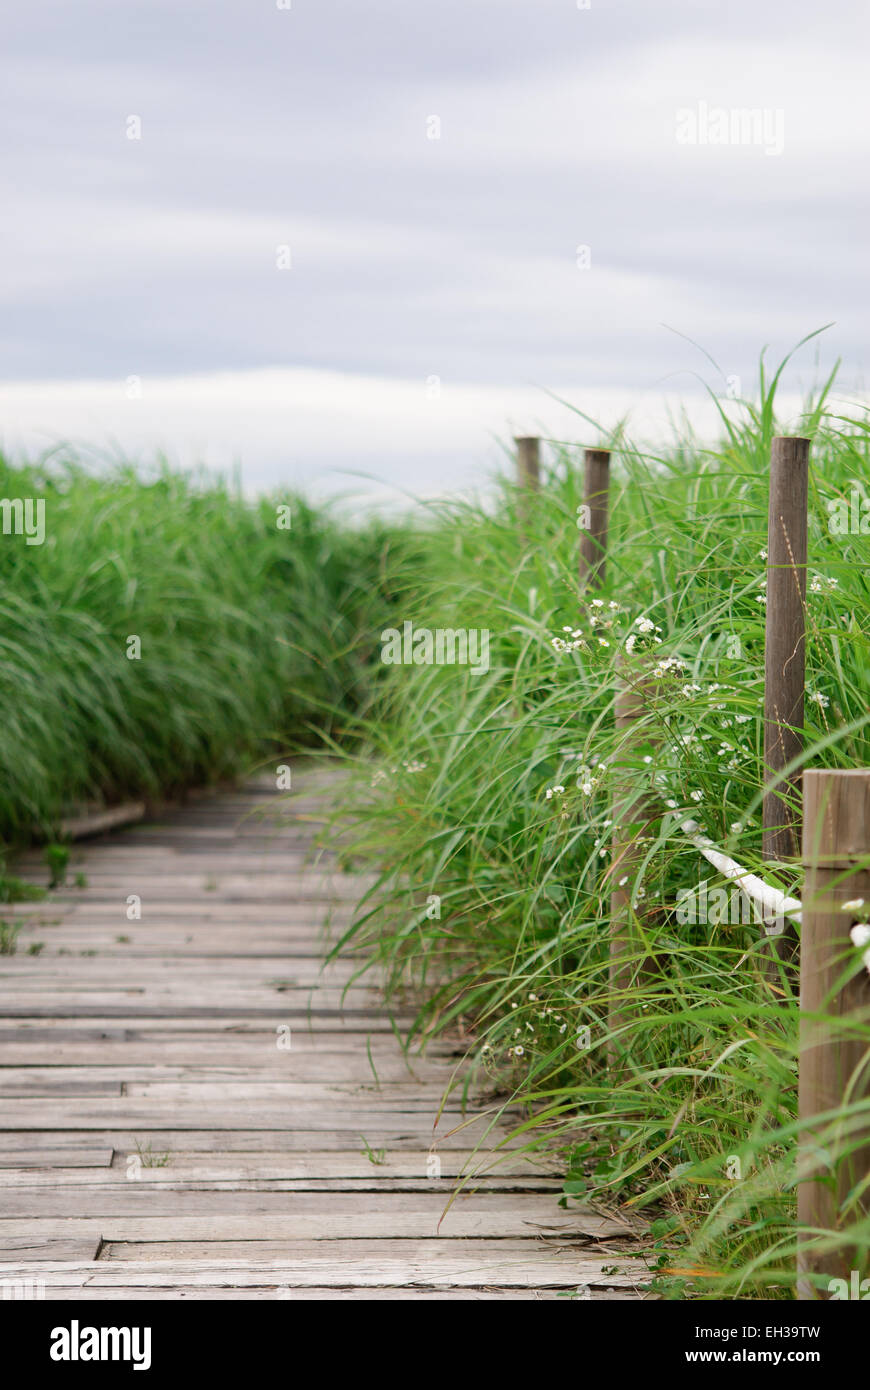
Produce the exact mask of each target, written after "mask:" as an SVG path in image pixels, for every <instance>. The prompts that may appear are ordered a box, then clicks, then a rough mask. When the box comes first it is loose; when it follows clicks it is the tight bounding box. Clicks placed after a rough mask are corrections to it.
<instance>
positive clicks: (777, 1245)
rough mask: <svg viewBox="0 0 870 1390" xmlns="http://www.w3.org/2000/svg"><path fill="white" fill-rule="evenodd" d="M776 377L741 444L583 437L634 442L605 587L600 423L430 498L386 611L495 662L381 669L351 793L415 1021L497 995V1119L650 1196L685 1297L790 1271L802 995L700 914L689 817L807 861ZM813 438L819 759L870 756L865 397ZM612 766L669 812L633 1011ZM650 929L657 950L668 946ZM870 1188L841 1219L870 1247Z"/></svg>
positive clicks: (655, 1249)
mask: <svg viewBox="0 0 870 1390" xmlns="http://www.w3.org/2000/svg"><path fill="white" fill-rule="evenodd" d="M775 387H776V377H775V378H774V380H773V381H772V382H770V381H768V380H767V379H765V378H764V376H762V381H761V384H760V392H759V396H758V399H757V402H756V404H755V405H752V404H747V403H744V404H743V405H742V406H740V407H738V406H733V407H732V406H728V407H726V408H723V413H722V421H723V440H722V442H721V443H720V444H719V445H718V446H716V447H712V448H710V447H705V446H704V445H702V444H700V443H698V442H697V441H695V440H693V439H692V438H691V437H686V438H683V439H681V440H680V441H678V442H677V443H676V444H675V445H674V446H673V447H672V448H669V449H667V450H662V451H660V452H658V453H655V454H651V453H649V452H646V451H643V450H641V449H639V448H636V447H633V446H632V444H631V442H630V441H629V440H628V438H627V437H625V435H624V434H623V433H622V432H619V433H618V434H617V435H616V436H615V437H614V438H611V439H606V438H604V439H602V438H600V437H596V438H592V437H590V438H588V439H586V440H585V441H584V442H586V443H588V444H592V443H595V444H599V443H604V444H609V445H610V446H612V447H613V449H614V450H615V454H614V475H615V476H614V479H613V483H612V493H611V532H610V541H609V553H608V569H607V585H606V588H605V589H603V590H601V591H600V592H597V593H595V594H591V593H590V594H587V593H583V592H581V590H580V587H579V584H578V577H577V557H578V529H577V524H576V522H577V514H578V507H579V506H580V504H581V503H582V500H583V499H582V466H581V463H580V459H579V456H578V454H577V453H576V452H575V451H574V450H573V449H570V448H565V447H556V448H553V449H552V450H551V467H550V470H549V472H548V474H547V476H546V477H545V478H544V479H543V483H542V488H541V491H540V494H539V495H538V496H536V497H534V498H520V497H519V495H518V494H517V492H516V491H515V489H514V487H513V486H512V484H511V483H510V482H509V481H505V483H504V485H503V487H502V489H501V493H500V496H499V498H498V500H497V502H496V504H495V505H487V506H486V507H481V506H478V505H475V504H471V503H463V502H446V503H443V504H440V505H439V506H437V507H434V508H432V509H431V510H430V517H429V527H428V531H427V533H426V543H425V563H424V564H422V565H420V566H418V567H417V568H416V569H415V571H414V572H413V573H409V572H404V573H396V574H394V576H393V580H392V582H393V586H394V588H395V590H396V602H395V604H394V605H393V606H392V607H390V608H385V609H384V611H383V616H382V618H381V620H380V622H379V626H380V627H381V628H382V629H385V628H387V627H390V626H396V627H400V626H401V622H402V620H403V619H407V620H411V621H412V622H413V623H414V624H415V625H416V626H418V627H419V626H425V627H428V628H430V629H436V628H454V629H455V628H466V629H471V628H482V629H488V630H489V631H490V632H491V634H492V637H491V666H490V669H489V671H488V672H487V673H485V674H478V675H472V674H471V673H470V670H469V668H468V667H462V666H458V665H456V666H446V665H445V666H438V665H425V664H421V665H413V664H412V665H395V666H384V668H383V671H382V673H381V676H382V679H381V681H380V682H379V684H378V685H377V687H376V689H375V691H374V692H373V696H372V702H371V704H370V705H369V707H368V708H367V710H366V711H365V712H364V713H363V715H362V717H361V719H360V724H359V727H360V730H361V732H363V734H364V736H365V739H366V741H367V746H366V748H365V751H364V752H362V753H360V754H354V755H351V757H350V759H349V761H351V762H352V763H353V765H354V767H355V770H356V775H355V778H354V780H353V784H352V786H353V788H355V790H349V789H348V788H347V787H344V788H343V793H342V806H341V819H342V824H343V826H344V827H345V829H346V828H347V825H348V821H349V820H350V822H351V825H352V831H351V835H350V846H349V854H350V855H351V857H352V858H354V859H355V860H356V862H358V863H363V864H366V865H367V866H373V867H375V868H376V870H377V871H378V875H379V877H378V881H377V883H376V886H375V888H374V889H373V890H372V891H371V892H370V893H369V894H367V896H366V898H365V899H364V900H363V902H362V903H361V904H360V907H359V909H358V912H357V915H356V919H355V921H354V924H353V926H352V928H351V930H350V932H349V933H348V935H349V937H352V938H355V939H357V940H358V941H366V942H368V943H369V944H370V945H371V946H372V948H373V956H372V959H373V960H376V961H378V962H379V963H380V964H381V965H383V966H385V967H386V969H387V974H388V978H389V980H390V982H391V985H392V986H393V987H394V988H399V987H405V986H407V985H409V984H412V985H415V986H417V987H419V988H420V989H421V990H422V996H421V997H422V1003H421V1005H420V1009H419V1014H418V1016H417V1020H416V1024H415V1028H414V1037H415V1038H416V1040H418V1041H425V1039H427V1038H429V1037H432V1036H433V1035H435V1034H437V1033H439V1032H440V1031H442V1030H445V1029H450V1028H451V1027H452V1026H454V1025H455V1024H456V1023H457V1021H458V1020H460V1019H461V1020H463V1022H466V1023H467V1022H468V1020H469V1019H471V1020H473V1021H474V1024H475V1042H474V1044H473V1047H472V1052H471V1055H472V1058H473V1061H474V1064H475V1068H476V1071H477V1074H478V1075H482V1076H488V1077H490V1078H491V1080H492V1083H493V1084H494V1085H495V1086H496V1087H497V1088H498V1094H499V1095H500V1097H501V1099H500V1100H499V1102H498V1103H497V1104H496V1105H495V1106H494V1109H493V1115H494V1116H495V1115H496V1114H498V1113H499V1111H500V1109H501V1108H502V1107H507V1110H506V1113H509V1114H512V1115H513V1116H514V1117H515V1125H516V1132H517V1134H520V1135H522V1137H523V1140H524V1142H526V1143H527V1144H528V1145H529V1146H531V1147H534V1146H536V1145H541V1144H547V1145H553V1144H556V1145H558V1146H559V1147H560V1149H561V1151H562V1152H563V1154H564V1160H565V1171H566V1200H568V1201H569V1202H570V1201H573V1200H575V1199H580V1200H589V1199H590V1198H595V1199H597V1200H604V1201H609V1202H613V1203H619V1204H627V1206H628V1207H629V1208H630V1209H632V1210H634V1211H637V1212H639V1213H642V1214H645V1215H646V1216H647V1217H648V1218H649V1219H650V1222H651V1231H650V1265H651V1269H652V1271H653V1275H654V1277H655V1280H656V1287H657V1288H659V1289H660V1290H661V1291H663V1292H664V1293H665V1294H667V1295H668V1296H674V1297H747V1296H751V1297H789V1296H791V1294H792V1293H793V1289H794V1256H795V1244H796V1225H795V1149H796V1125H795V1115H796V1080H797V1036H798V1035H797V1025H798V1004H797V1000H796V999H795V997H794V994H793V992H792V991H791V989H790V983H789V978H788V977H787V976H786V975H785V974H782V975H781V976H780V979H779V982H778V983H777V982H773V983H768V982H766V980H765V978H764V974H763V971H762V969H761V966H760V958H759V949H760V948H759V943H760V939H761V938H762V932H761V929H760V928H759V927H758V926H755V925H753V924H743V923H737V924H733V925H732V924H731V923H730V922H727V921H726V922H723V923H714V924H703V925H702V924H696V925H692V924H682V923H681V922H680V921H679V920H678V918H677V913H676V903H677V895H678V893H679V892H680V890H684V889H692V888H696V887H697V885H698V884H699V882H700V881H701V880H707V881H708V883H709V885H710V887H711V888H712V887H714V886H716V885H717V884H718V883H719V882H720V880H718V879H717V878H716V875H715V872H714V871H713V870H712V869H711V868H710V867H709V866H708V865H707V864H706V863H705V862H704V861H703V860H702V859H701V858H700V857H699V855H698V854H697V851H696V850H695V849H694V848H693V847H692V846H691V845H690V844H689V842H688V841H687V839H686V836H685V835H684V834H683V833H682V831H681V830H680V829H679V824H680V822H681V821H682V820H683V819H685V817H686V816H687V815H689V816H691V817H692V818H694V819H695V820H696V821H698V822H699V823H700V824H701V825H702V826H703V828H704V830H705V831H706V833H707V834H708V835H709V836H711V837H712V838H713V839H714V840H715V841H716V842H717V843H718V844H719V845H721V846H723V847H726V848H727V849H729V850H730V851H731V852H732V853H733V854H734V855H735V857H737V858H738V859H739V861H740V862H741V863H742V864H743V865H745V866H746V867H748V868H750V869H751V870H753V871H756V872H758V871H761V872H762V873H763V874H764V875H765V876H766V877H767V878H768V879H769V880H774V881H777V882H779V883H780V884H781V886H783V887H784V888H785V889H787V890H789V891H795V892H796V893H797V895H798V896H799V895H800V891H801V886H802V884H801V871H800V867H799V866H798V865H780V866H770V865H768V866H764V865H762V862H761V858H760V854H761V832H760V824H759V822H760V802H761V795H762V788H763V772H762V757H761V755H762V721H761V714H762V699H763V645H764V614H765V604H764V575H765V562H764V551H765V545H766V518H767V480H768V466H769V453H770V443H771V439H772V437H773V435H774V433H777V432H779V431H778V429H777V423H776V420H775V411H774V392H775ZM586 432H587V434H589V435H591V433H592V432H591V430H589V429H588V428H587V430H586ZM788 432H789V433H798V432H799V433H806V434H809V435H811V437H812V440H813V450H812V480H811V504H810V510H811V518H810V586H809V589H810V591H809V593H808V600H807V631H808V653H807V669H808V679H807V684H808V690H809V699H808V701H807V717H806V724H807V751H806V757H805V762H806V763H807V764H812V765H816V766H837V767H852V766H856V765H863V766H867V765H870V745H868V731H867V726H868V722H870V714H868V707H867V691H868V684H870V680H868V678H870V583H868V573H870V571H868V568H867V560H868V545H870V541H868V539H867V538H866V537H862V536H860V535H836V534H832V533H831V531H830V529H829V525H828V521H829V511H828V508H827V503H828V502H829V501H832V500H834V499H836V498H840V497H848V496H849V494H850V492H851V490H852V489H853V488H857V489H858V491H859V493H861V494H862V495H863V494H865V492H866V490H867V481H866V480H867V478H868V472H870V470H868V464H870V426H868V421H867V418H866V416H865V415H864V414H863V413H862V412H861V411H860V410H858V409H857V408H856V410H855V411H846V412H841V413H839V414H837V413H833V412H830V411H828V412H827V413H826V410H825V406H824V399H823V396H822V397H820V398H819V399H817V400H815V401H813V402H810V404H809V405H808V407H807V410H806V414H805V418H804V419H802V420H801V421H800V422H799V424H798V426H797V429H795V428H794V427H793V426H792V428H791V429H789V431H788ZM631 634H634V640H633V641H631V642H629V641H628V639H629V636H630V635H631ZM554 639H556V640H555V642H554ZM627 645H628V646H629V647H631V648H633V650H632V652H631V656H630V662H631V663H632V666H631V669H632V670H634V671H635V672H637V673H638V674H642V673H644V672H650V671H652V670H654V669H655V668H656V667H658V668H659V671H660V675H659V677H658V682H659V691H658V694H657V696H656V698H655V699H654V701H653V706H652V709H651V712H650V714H649V715H648V717H647V719H646V721H645V722H642V726H641V732H642V733H643V734H645V735H646V736H647V743H646V744H645V745H644V746H638V745H632V747H630V748H629V747H628V746H626V745H625V744H624V743H623V744H620V741H619V739H618V738H617V735H616V734H615V732H614V726H613V718H612V716H613V701H614V693H615V689H616V675H617V661H618V660H619V658H620V654H624V653H625V651H626V646H627ZM566 648H567V649H566ZM663 662H664V666H662V663H663ZM614 769H618V771H619V773H620V775H622V776H624V775H625V774H626V771H629V772H631V774H632V775H633V777H634V780H635V785H636V788H637V789H638V790H641V789H643V788H648V789H649V790H650V791H651V792H653V793H654V794H655V795H656V796H657V797H660V798H662V799H663V801H664V802H665V803H667V806H668V809H667V814H665V816H664V817H663V819H662V821H661V824H660V827H657V828H656V830H655V833H654V834H652V835H651V837H650V840H649V842H648V844H647V846H646V855H645V861H644V864H643V866H642V869H641V871H640V872H639V874H637V875H636V876H635V877H634V878H633V882H632V885H631V886H632V893H633V899H634V904H635V908H634V911H635V926H636V931H637V934H638V939H639V942H640V943H641V944H640V945H639V947H638V951H637V958H636V962H635V964H636V967H637V973H636V978H635V979H634V981H633V984H632V987H631V989H630V990H629V991H627V996H626V997H625V998H624V999H622V1000H621V1001H617V1002H622V1003H624V1004H627V1005H628V1007H629V1019H628V1021H627V1023H626V1024H625V1026H624V1027H623V1028H622V1029H621V1030H620V1031H619V1034H618V1036H614V1035H612V1034H611V1033H610V1031H609V1027H608V1014H609V1010H610V1006H611V1004H612V1003H613V1002H614V1000H613V997H612V994H611V989H610V985H609V982H608V938H609V927H610V919H609V902H610V893H611V891H612V888H613V886H614V878H613V876H612V874H611V867H610V865H611V855H610V848H609V847H610V844H611V838H612V835H613V827H612V826H611V824H610V814H611V813H610V804H611V803H610V796H611V790H612V784H613V777H614ZM439 914H440V915H439ZM337 949H340V947H339V948H337ZM647 955H654V956H655V957H656V959H657V962H658V968H657V971H655V972H652V973H650V972H644V971H643V970H642V969H641V965H642V960H643V958H645V957H646V956H647ZM587 1029H588V1034H587V1032H586V1031H585V1030H587ZM866 1034H867V1041H868V1046H870V1026H868V1027H867V1029H866ZM613 1049H616V1050H618V1051H619V1052H621V1054H622V1059H623V1065H622V1066H621V1067H620V1068H614V1067H613V1066H608V1062H607V1055H608V1050H613ZM859 1114H860V1107H859V1106H857V1105H855V1106H852V1107H851V1108H850V1107H844V1109H843V1111H842V1112H841V1113H840V1115H839V1116H838V1117H837V1120H838V1122H840V1123H842V1122H844V1121H846V1122H848V1121H849V1120H850V1119H855V1118H856V1117H858V1116H859ZM857 1196H858V1193H857V1192H856V1193H853V1194H852V1199H851V1202H847V1203H846V1204H845V1206H844V1210H843V1212H842V1220H843V1223H844V1225H847V1226H848V1227H849V1228H850V1230H851V1233H852V1235H853V1237H854V1238H855V1240H856V1242H857V1244H858V1246H859V1247H860V1248H861V1250H862V1251H863V1256H862V1258H866V1255H867V1252H868V1250H870V1225H868V1222H867V1221H866V1220H865V1219H863V1218H861V1217H860V1215H859V1214H857V1207H856V1201H857Z"/></svg>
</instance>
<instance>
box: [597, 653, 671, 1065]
mask: <svg viewBox="0 0 870 1390" xmlns="http://www.w3.org/2000/svg"><path fill="white" fill-rule="evenodd" d="M655 688H656V687H655V682H653V681H651V680H650V679H649V678H647V679H645V680H644V679H643V678H640V679H638V680H637V681H636V683H635V684H633V685H632V684H628V683H627V682H626V681H625V680H623V679H620V681H619V685H618V686H617V692H616V702H615V705H614V722H615V725H616V731H617V734H620V733H621V734H622V735H623V737H622V739H621V741H620V742H621V746H620V747H619V748H618V750H617V753H616V761H615V764H614V775H613V777H612V781H611V788H612V800H611V818H612V820H613V842H612V853H611V861H610V870H609V872H610V876H611V878H612V880H613V887H612V889H611V894H610V963H609V969H608V982H609V994H610V1003H609V1007H608V1030H609V1031H610V1032H611V1033H612V1032H614V1031H615V1030H616V1029H617V1028H620V1027H622V1026H623V1025H624V1024H626V1023H627V1022H629V1021H630V1019H632V1018H633V1017H635V1011H634V1010H633V1009H632V1008H631V1004H630V1000H629V990H630V988H631V986H632V985H633V984H634V983H635V982H636V981H637V980H638V979H639V978H641V977H642V976H644V975H645V974H647V973H648V972H649V968H650V964H651V962H650V961H649V959H646V958H645V959H641V958H640V950H641V949H642V943H641V942H639V941H638V936H637V932H636V930H635V926H634V921H633V916H634V909H633V907H632V901H633V898H634V894H635V892H636V885H635V880H636V878H637V873H638V870H639V868H640V866H641V864H642V863H643V859H644V856H645V853H646V851H645V847H644V843H643V837H644V836H645V835H646V834H647V833H648V831H649V827H650V826H651V824H652V823H653V822H654V821H655V820H656V819H657V818H658V817H659V816H660V815H661V808H660V806H659V804H658V801H657V799H656V798H655V797H654V796H652V795H651V794H647V793H644V792H640V793H638V791H637V768H636V766H634V764H635V763H636V762H637V760H638V759H639V758H640V757H641V756H642V755H643V753H644V751H645V750H646V749H647V747H648V748H649V749H650V751H651V752H654V748H655V743H656V741H657V740H656V738H655V735H654V734H652V733H651V732H649V731H648V730H644V729H638V727H637V721H638V720H639V719H641V718H642V717H643V716H644V715H646V714H648V713H649V709H648V706H647V697H648V696H649V695H650V693H651V692H653V691H654V690H655ZM622 757H625V758H626V759H628V760H630V762H631V764H632V765H631V766H625V767H622V768H620V760H621V758H622ZM623 879H625V880H626V882H625V883H623V882H622V880H623ZM624 1051H625V1044H624V1042H622V1041H620V1040H616V1041H611V1042H610V1043H609V1045H608V1049H607V1060H608V1065H609V1066H611V1067H614V1068H616V1067H619V1066H620V1064H621V1059H622V1057H623V1055H624Z"/></svg>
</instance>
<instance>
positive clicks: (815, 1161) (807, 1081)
mask: <svg viewBox="0 0 870 1390" xmlns="http://www.w3.org/2000/svg"><path fill="white" fill-rule="evenodd" d="M803 794H804V831H803V861H804V865H805V867H806V879H805V887H804V898H803V912H802V917H801V1025H800V1079H799V1098H798V1104H799V1117H800V1120H801V1138H800V1152H799V1158H798V1179H799V1182H798V1223H799V1225H800V1226H802V1227H810V1228H819V1227H820V1228H822V1229H823V1230H827V1231H837V1230H838V1229H842V1230H843V1235H844V1239H843V1241H842V1242H841V1243H839V1244H835V1245H833V1247H832V1248H831V1249H828V1250H825V1249H820V1248H819V1246H820V1244H823V1238H822V1237H816V1238H813V1237H812V1236H810V1235H802V1236H799V1246H798V1297H799V1298H802V1299H816V1298H828V1297H830V1291H829V1286H828V1280H830V1279H845V1280H846V1283H847V1286H848V1287H849V1290H850V1292H849V1294H848V1295H847V1296H848V1297H853V1298H855V1297H858V1294H857V1292H853V1291H852V1286H853V1284H854V1282H855V1279H857V1280H858V1281H860V1279H861V1277H862V1273H861V1265H862V1263H863V1265H864V1266H865V1270H864V1272H865V1273H866V1264H867V1256H866V1252H865V1253H864V1254H863V1256H862V1255H859V1253H858V1251H857V1250H856V1249H855V1247H854V1245H853V1244H851V1243H850V1241H849V1238H848V1226H849V1223H850V1222H852V1223H857V1221H859V1220H860V1219H861V1218H862V1216H863V1217H864V1219H865V1220H866V1217H867V1216H868V1215H870V1196H868V1195H867V1194H865V1195H864V1196H863V1198H862V1199H861V1200H860V1202H857V1203H853V1204H852V1207H851V1209H850V1210H848V1211H844V1210H843V1207H844V1203H845V1202H846V1199H847V1196H848V1193H849V1192H850V1190H851V1189H852V1188H853V1187H854V1186H855V1184H856V1183H858V1182H860V1181H861V1180H862V1179H865V1178H866V1177H867V1175H868V1173H870V1114H865V1115H862V1116H856V1117H853V1118H852V1119H851V1121H846V1122H844V1121H842V1120H833V1121H827V1122H817V1121H816V1117H817V1116H818V1115H820V1114H823V1113H824V1112H826V1111H831V1110H836V1109H838V1108H839V1107H840V1106H841V1105H843V1103H844V1101H845V1100H847V1099H848V1100H850V1101H860V1100H862V1099H868V1098H870V1046H868V1031H867V1030H868V1025H870V975H868V973H867V970H866V968H865V966H864V964H863V962H862V961H861V958H860V956H859V955H858V953H857V952H856V950H855V947H854V946H853V945H852V943H851V939H850V935H849V932H850V928H851V926H852V925H853V923H854V922H855V920H856V917H857V918H858V919H859V920H861V921H866V920H867V913H868V910H870V869H868V867H867V861H868V858H870V768H856V769H855V770H850V771H845V772H841V771H836V770H827V769H825V770H821V769H813V770H811V771H806V772H805V773H804V777H803ZM861 860H864V861H865V864H864V867H862V868H856V865H857V864H859V863H860V861H861ZM857 898H863V899H864V901H865V903H866V904H867V905H868V909H867V910H858V909H856V910H855V911H851V910H850V911H849V912H844V911H843V910H842V905H843V904H844V903H847V902H850V901H851V900H854V899H857ZM850 962H851V964H852V966H853V968H852V969H851V973H849V969H850ZM847 973H848V978H847V979H846V980H845V983H844V982H843V979H844V976H845V975H846V974H847ZM838 986H839V987H838ZM859 1023H863V1025H864V1033H863V1035H862V1034H861V1032H860V1030H859V1029H858V1027H857V1026H856V1025H857V1024H859ZM844 1218H845V1219H844ZM853 1270H855V1271H857V1274H856V1275H855V1276H853V1273H852V1271H853ZM813 1275H815V1276H816V1277H817V1278H818V1279H819V1281H820V1285H821V1286H820V1287H819V1286H818V1285H816V1284H815V1282H814V1281H813V1280H812V1278H811V1277H809V1276H813ZM868 1288H870V1285H868Z"/></svg>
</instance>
